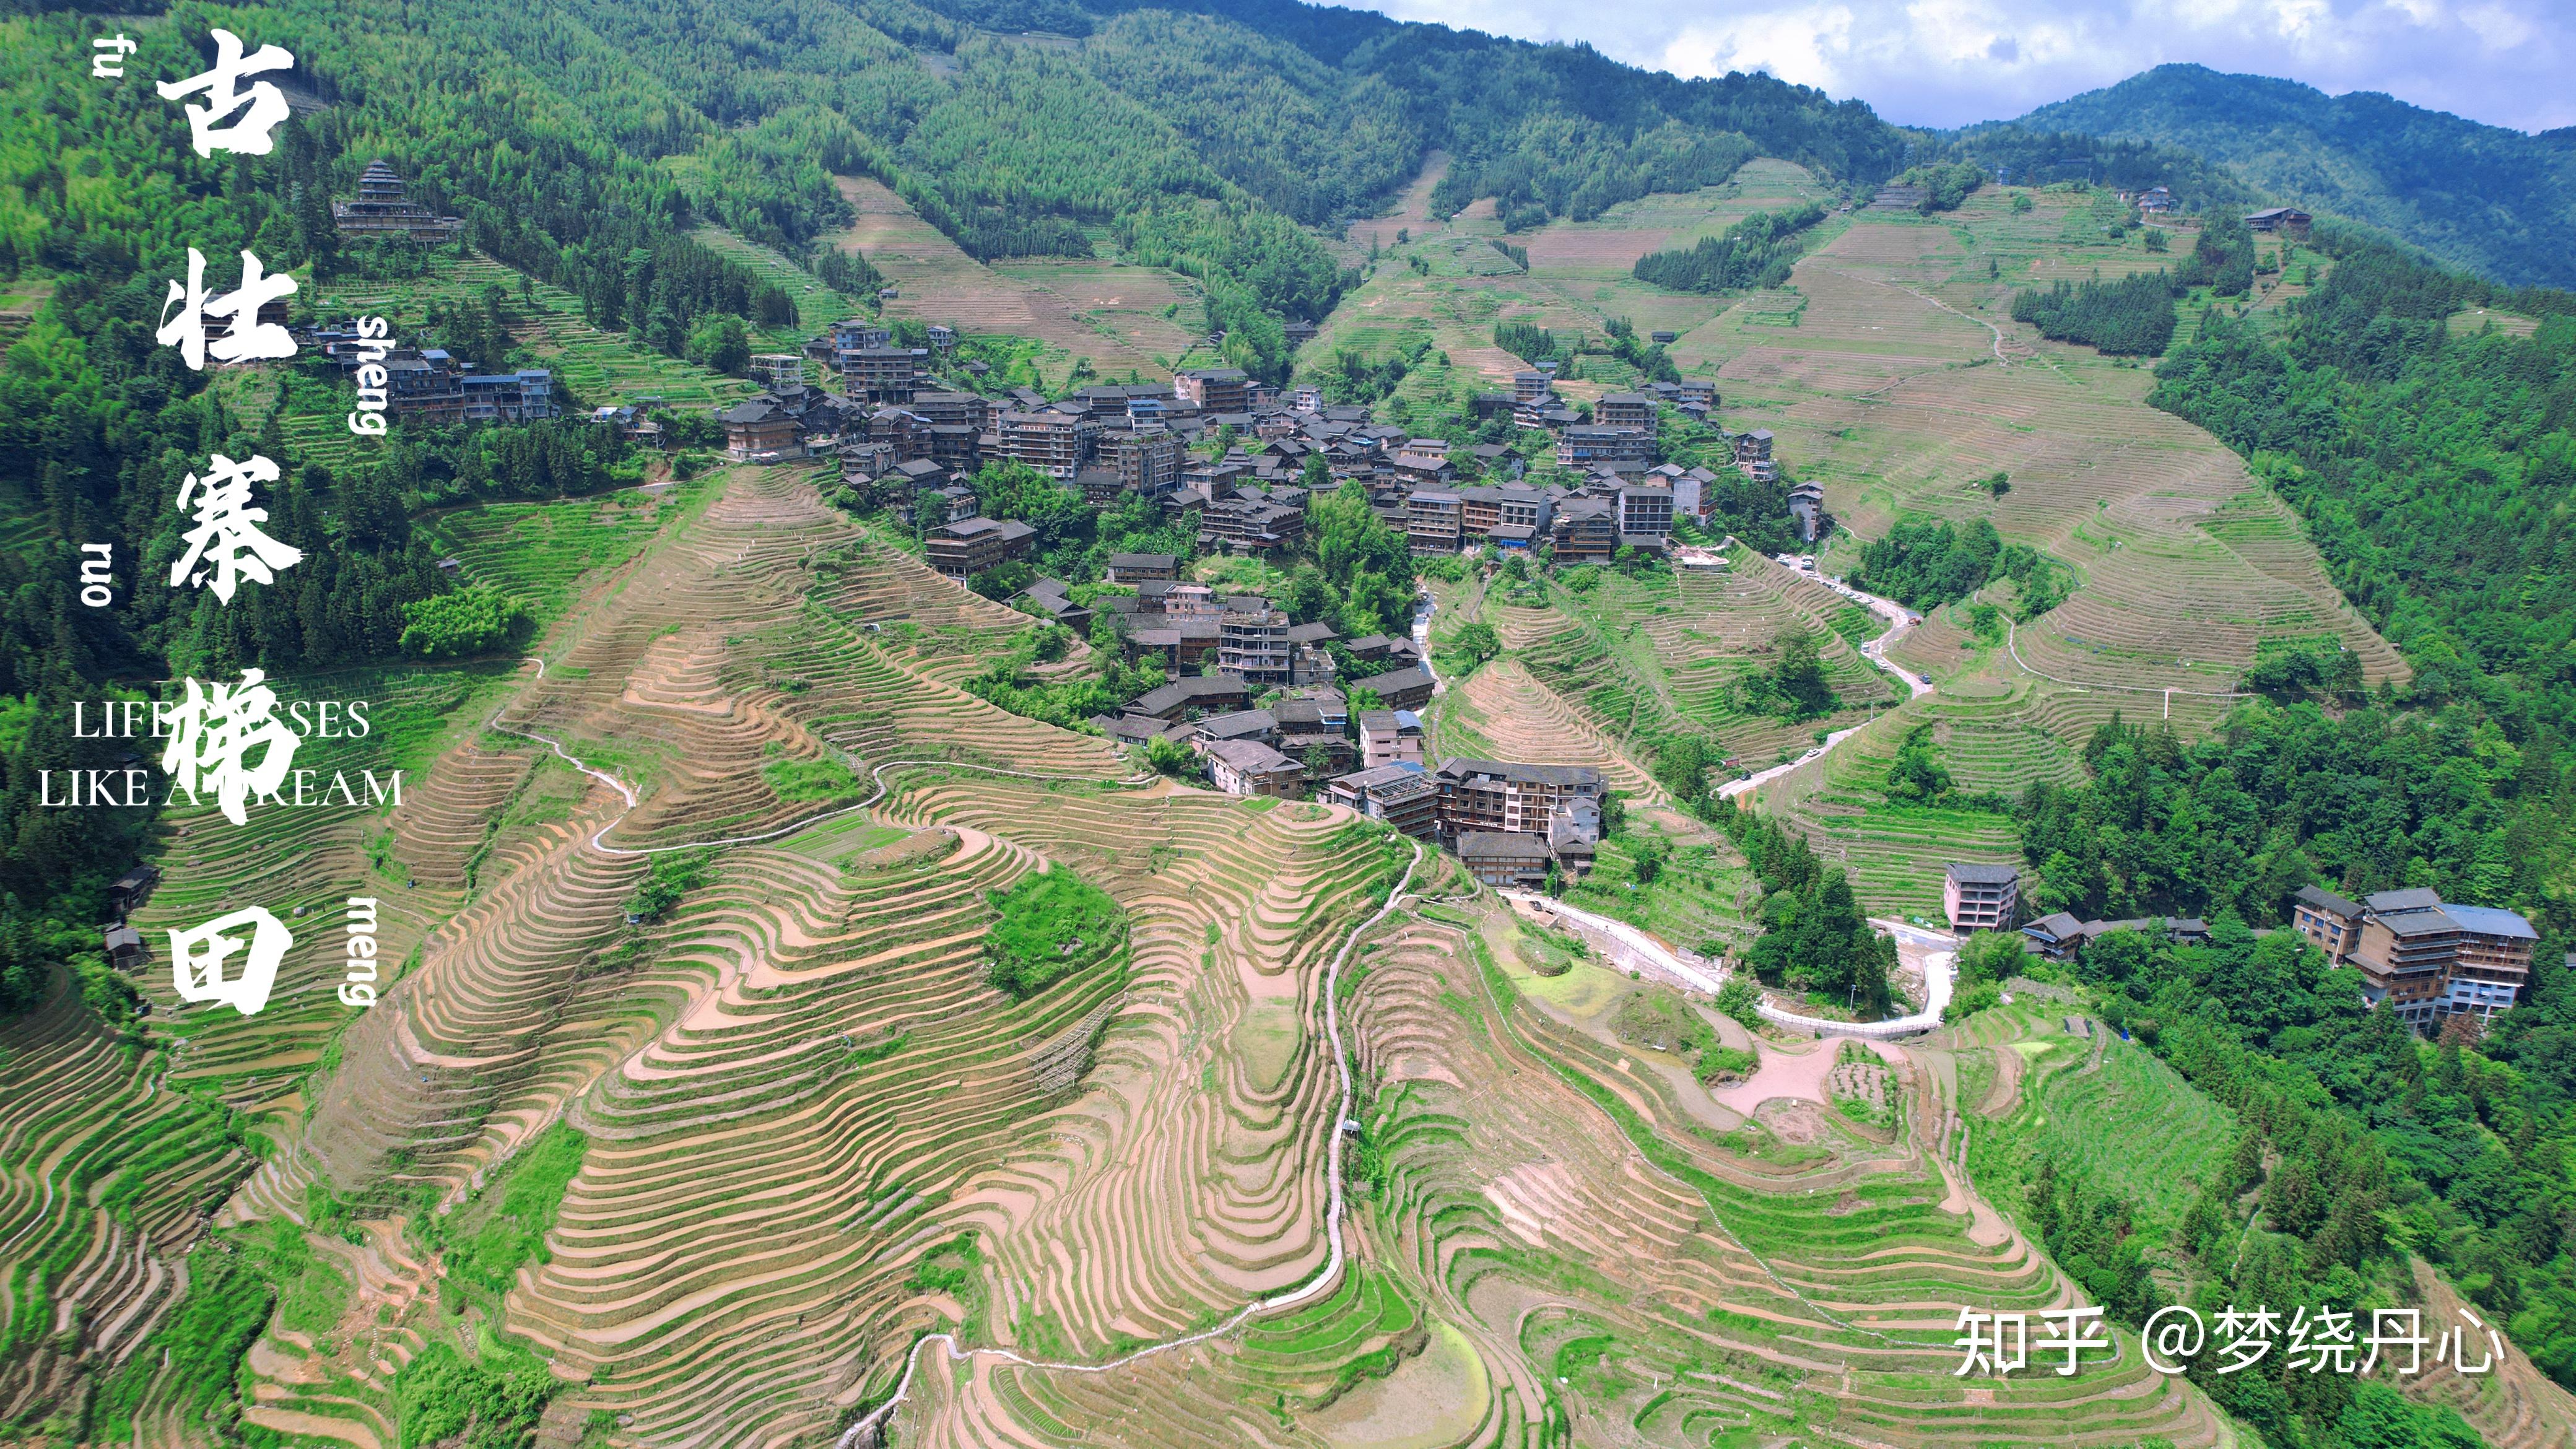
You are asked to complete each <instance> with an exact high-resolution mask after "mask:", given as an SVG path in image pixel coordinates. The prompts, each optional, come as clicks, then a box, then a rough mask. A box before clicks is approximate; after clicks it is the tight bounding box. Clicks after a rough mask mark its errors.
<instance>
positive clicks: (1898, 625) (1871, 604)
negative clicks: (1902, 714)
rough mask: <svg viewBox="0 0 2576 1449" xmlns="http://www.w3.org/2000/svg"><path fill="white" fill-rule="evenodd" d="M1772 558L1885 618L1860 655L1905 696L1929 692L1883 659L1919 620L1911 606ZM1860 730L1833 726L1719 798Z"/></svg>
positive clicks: (1722, 789) (1820, 753)
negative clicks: (1819, 740)
mask: <svg viewBox="0 0 2576 1449" xmlns="http://www.w3.org/2000/svg"><path fill="white" fill-rule="evenodd" d="M1772 562H1774V563H1777V564H1779V565H1780V566H1781V567H1782V568H1785V569H1787V570H1788V571H1789V572H1791V573H1793V574H1796V575H1797V576H1798V577H1800V578H1802V579H1805V580H1807V581H1808V582H1809V583H1814V584H1821V585H1823V586H1824V587H1826V588H1829V589H1831V590H1833V591H1834V592H1835V593H1837V594H1840V595H1842V596H1843V597H1844V598H1846V599H1849V600H1851V601H1852V602H1853V603H1855V604H1859V605H1861V606H1862V607H1863V608H1866V609H1868V610H1869V611H1870V612H1871V613H1873V614H1876V615H1878V616H1880V617H1881V618H1884V619H1886V620H1888V621H1889V622H1888V628H1887V632H1886V633H1884V634H1881V635H1879V636H1878V637H1877V638H1875V639H1872V640H1870V641H1869V642H1867V643H1865V644H1863V645H1861V646H1860V652H1861V657H1863V658H1865V659H1867V660H1868V661H1869V662H1870V663H1872V664H1875V665H1877V666H1878V667H1879V668H1881V669H1884V670H1886V671H1887V672H1888V673H1890V674H1893V675H1895V676H1896V677H1897V678H1899V679H1902V680H1904V681H1905V687H1906V689H1907V690H1909V691H1911V693H1910V694H1909V696H1908V697H1909V698H1913V699H1920V698H1922V697H1923V696H1924V695H1927V694H1930V693H1932V692H1933V691H1932V686H1931V685H1930V684H1929V683H1928V682H1926V681H1925V680H1924V679H1922V678H1921V677H1920V676H1918V675H1913V674H1908V673H1906V672H1905V671H1904V670H1902V669H1899V668H1897V667H1896V666H1895V665H1893V664H1890V663H1888V662H1887V646H1889V645H1890V644H1893V643H1895V642H1896V641H1897V640H1899V639H1902V638H1904V637H1905V635H1906V633H1907V631H1909V630H1911V629H1912V628H1913V627H1914V626H1915V625H1916V624H1919V623H1921V622H1922V621H1923V616H1922V615H1920V614H1918V613H1915V612H1914V611H1913V610H1912V609H1909V608H1907V607H1905V606H1904V605H1903V604H1900V603H1897V602H1896V601H1895V600H1893V599H1882V598H1880V597H1879V596H1877V595H1876V594H1864V593H1862V592H1861V591H1860V590H1858V589H1855V588H1853V587H1852V586H1851V585H1849V584H1846V583H1844V582H1842V581H1841V580H1840V579H1829V578H1825V577H1823V576H1822V575H1819V574H1811V573H1808V572H1807V571H1806V570H1804V569H1802V568H1799V567H1798V561H1797V559H1796V558H1794V557H1792V556H1791V555H1788V554H1785V553H1784V554H1777V555H1774V556H1773V558H1772ZM1860 731H1861V726H1859V725H1853V726H1852V727H1851V728H1850V729H1847V730H1836V731H1834V732H1833V733H1832V734H1829V735H1827V736H1825V740H1824V743H1823V744H1820V745H1818V746H1816V747H1815V748H1814V749H1812V750H1809V751H1807V752H1806V753H1805V754H1803V755H1800V756H1799V757H1798V758H1796V759H1794V760H1791V761H1789V762H1788V763H1787V764H1785V765H1773V766H1772V767H1771V768H1770V769H1767V770H1762V771H1758V772H1756V773H1754V774H1751V775H1747V776H1746V777H1744V778H1743V779H1741V780H1730V781H1728V782H1727V783H1726V784H1723V785H1720V786H1718V787H1717V795H1718V798H1719V799H1721V800H1732V799H1734V798H1735V797H1736V796H1738V795H1743V794H1747V793H1750V792H1752V791H1754V790H1758V789H1760V788H1762V787H1763V786H1764V785H1767V784H1769V783H1771V782H1772V781H1773V780H1777V779H1779V778H1780V777H1781V776H1783V775H1785V774H1788V773H1789V772H1790V771H1791V770H1794V769H1797V768H1798V767H1799V766H1801V765H1807V764H1813V763H1814V762H1816V761H1817V760H1821V759H1823V758H1824V757H1825V755H1826V754H1827V753H1828V752H1830V751H1831V750H1832V749H1833V748H1834V747H1835V746H1836V745H1839V744H1841V743H1842V742H1843V741H1845V740H1847V739H1850V738H1851V737H1852V736H1853V735H1856V734H1858V733H1860Z"/></svg>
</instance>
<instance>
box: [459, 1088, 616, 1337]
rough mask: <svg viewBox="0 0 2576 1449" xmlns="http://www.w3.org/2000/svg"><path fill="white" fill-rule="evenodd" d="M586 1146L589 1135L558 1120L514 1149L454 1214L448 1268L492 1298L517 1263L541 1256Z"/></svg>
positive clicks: (512, 1277)
mask: <svg viewBox="0 0 2576 1449" xmlns="http://www.w3.org/2000/svg"><path fill="white" fill-rule="evenodd" d="M589 1147H590V1139H589V1138H587V1137H585V1136H583V1135H582V1134H581V1133H579V1132H577V1131H575V1130H573V1129H572V1128H570V1127H568V1126H565V1125H564V1124H562V1123H560V1122H559V1123H556V1124H555V1125H554V1126H552V1127H549V1128H547V1129H546V1130H545V1131H544V1132H542V1133H539V1134H538V1135H537V1138H536V1140H535V1141H533V1142H530V1143H529V1144H528V1145H527V1146H526V1147H524V1148H522V1149H520V1151H519V1154H518V1155H517V1156H516V1157H513V1158H511V1159H510V1161H509V1162H508V1164H507V1165H506V1166H504V1167H503V1169H502V1173H501V1177H500V1179H499V1180H498V1181H497V1182H492V1183H488V1184H486V1185H485V1186H484V1188H483V1190H482V1192H480V1193H478V1194H477V1195H476V1198H475V1201H474V1202H473V1203H472V1204H469V1205H468V1206H467V1208H466V1209H465V1210H464V1212H463V1213H461V1214H460V1215H459V1216H458V1218H457V1219H456V1221H457V1222H458V1223H459V1224H460V1226H459V1228H458V1230H457V1231H458V1233H459V1236H457V1237H455V1238H454V1239H452V1240H451V1241H450V1242H449V1244H448V1253H447V1267H448V1272H449V1274H450V1275H451V1276H452V1277H455V1278H457V1279H460V1280H462V1281H463V1282H465V1283H466V1284H468V1285H470V1286H472V1287H476V1288H480V1289H482V1290H484V1291H485V1292H487V1293H490V1294H492V1295H493V1296H494V1297H495V1298H498V1297H500V1296H502V1295H504V1294H507V1293H508V1292H509V1291H510V1287H511V1285H512V1284H513V1283H514V1282H516V1281H517V1279H518V1275H519V1266H520V1265H521V1264H523V1263H529V1262H537V1263H542V1262H545V1261H546V1260H547V1256H548V1255H547V1252H546V1234H547V1233H548V1232H550V1231H552V1230H553V1228H554V1224H555V1214H556V1213H557V1212H559V1211H561V1210H562V1208H563V1198H564V1192H565V1190H566V1189H568V1188H570V1187H571V1186H572V1180H573V1176H574V1174H576V1173H578V1172H580V1171H581V1159H582V1154H583V1153H585V1152H586V1151H588V1150H589Z"/></svg>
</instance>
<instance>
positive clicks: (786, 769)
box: [760, 760, 868, 805]
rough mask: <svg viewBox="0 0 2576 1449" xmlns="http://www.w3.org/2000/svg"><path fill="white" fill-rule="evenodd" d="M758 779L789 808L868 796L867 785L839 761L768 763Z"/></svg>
mask: <svg viewBox="0 0 2576 1449" xmlns="http://www.w3.org/2000/svg"><path fill="white" fill-rule="evenodd" d="M760 778H761V779H763V780H766V781H768V782H769V789H770V793H771V794H774V795H776V796H777V797H778V798H779V799H781V800H784V801H786V802H788V803H789V804H791V805H801V804H806V803H810V802H815V801H824V800H828V801H832V802H835V803H838V802H840V801H844V800H859V799H863V798H865V797H866V795H867V793H868V784H867V781H865V780H863V779H861V778H859V776H858V774H857V772H855V771H853V770H852V769H851V768H850V767H849V766H847V765H844V764H842V763H841V762H840V761H838V760H771V761H770V762H769V763H767V764H765V765H762V766H761V767H760Z"/></svg>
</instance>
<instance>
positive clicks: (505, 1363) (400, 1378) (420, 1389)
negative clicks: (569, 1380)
mask: <svg viewBox="0 0 2576 1449" xmlns="http://www.w3.org/2000/svg"><path fill="white" fill-rule="evenodd" d="M477 1348H478V1351H477V1353H476V1354H475V1356H474V1357H472V1358H467V1357H466V1356H465V1355H464V1354H462V1353H459V1352H458V1351H457V1349H456V1346H455V1345H454V1344H451V1343H448V1342H447V1341H445V1340H444V1339H440V1340H435V1341H433V1342H432V1343H431V1344H430V1345H429V1347H428V1349H427V1350H426V1351H424V1352H423V1353H422V1354H421V1355H420V1356H419V1357H417V1358H415V1359H413V1360H412V1361H411V1362H409V1363H407V1364H404V1365H403V1368H402V1372H401V1373H399V1374H396V1375H395V1376H394V1413H395V1416H396V1422H397V1424H398V1425H399V1426H400V1433H399V1437H398V1438H397V1440H396V1443H397V1444H398V1445H399V1446H400V1449H425V1446H427V1445H432V1444H436V1445H439V1446H440V1449H525V1446H526V1445H527V1444H528V1443H529V1442H530V1441H531V1440H532V1439H533V1438H534V1436H535V1433H536V1427H537V1419H538V1418H539V1416H541V1415H543V1414H544V1413H545V1411H546V1404H547V1401H549V1400H551V1399H552V1398H554V1396H555V1394H556V1393H557V1392H558V1391H559V1390H561V1389H562V1388H563V1387H564V1385H563V1384H562V1383H561V1382H560V1381H559V1380H557V1379H556V1378H555V1376H554V1373H553V1371H552V1370H550V1369H548V1368H547V1367H546V1364H545V1361H544V1360H543V1359H540V1358H538V1357H537V1356H536V1355H535V1354H532V1353H530V1352H528V1351H527V1350H525V1349H522V1348H517V1347H514V1346H512V1345H509V1344H505V1343H503V1342H501V1341H500V1340H499V1339H496V1338H494V1337H492V1335H491V1332H490V1330H488V1329H487V1330H485V1331H484V1334H483V1339H482V1342H481V1343H480V1344H479V1345H478V1346H477Z"/></svg>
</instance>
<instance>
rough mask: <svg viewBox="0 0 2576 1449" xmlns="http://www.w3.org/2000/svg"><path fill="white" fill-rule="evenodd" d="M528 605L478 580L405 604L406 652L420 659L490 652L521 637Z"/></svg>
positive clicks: (403, 638)
mask: <svg viewBox="0 0 2576 1449" xmlns="http://www.w3.org/2000/svg"><path fill="white" fill-rule="evenodd" d="M530 622H531V620H530V618H529V615H528V606H527V605H525V604H523V603H521V602H519V601H518V600H517V599H505V598H503V597H502V596H501V595H499V594H497V593H494V592H493V591H492V590H491V589H489V588H486V587H484V586H483V585H480V584H477V585H475V586H474V587H473V588H470V589H459V590H457V591H456V592H455V593H452V594H439V595H437V596H435V597H432V598H427V599H414V600H412V601H411V602H410V603H408V604H405V605H403V631H402V651H403V652H404V653H405V654H408V655H411V656H413V657H414V658H419V659H461V658H465V657H467V656H469V655H474V654H488V653H490V652H491V651H493V650H495V649H499V648H501V647H503V646H505V645H508V644H510V643H512V642H514V641H515V640H517V639H519V638H520V637H521V636H522V635H524V633H525V632H526V630H527V628H528V625H529V624H530Z"/></svg>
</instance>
